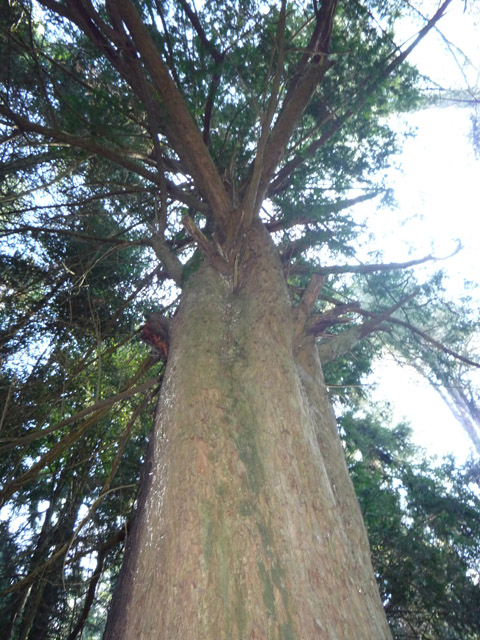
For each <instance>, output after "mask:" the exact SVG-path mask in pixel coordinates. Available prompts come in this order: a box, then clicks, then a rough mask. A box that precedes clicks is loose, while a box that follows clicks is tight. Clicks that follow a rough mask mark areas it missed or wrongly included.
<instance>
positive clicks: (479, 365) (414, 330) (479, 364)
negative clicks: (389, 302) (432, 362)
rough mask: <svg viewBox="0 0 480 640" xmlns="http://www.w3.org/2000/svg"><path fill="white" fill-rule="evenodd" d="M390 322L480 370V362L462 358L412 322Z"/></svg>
mask: <svg viewBox="0 0 480 640" xmlns="http://www.w3.org/2000/svg"><path fill="white" fill-rule="evenodd" d="M359 313H361V315H364V316H367V317H369V316H372V315H373V314H372V313H371V312H368V311H364V310H362V311H359ZM388 321H389V322H390V323H392V324H396V325H398V326H399V327H405V328H406V329H408V330H409V331H411V332H412V333H414V334H415V335H417V336H419V337H420V338H422V340H424V341H425V342H427V343H428V344H431V345H432V346H433V347H435V348H436V349H439V350H440V351H443V353H446V354H447V355H449V356H452V358H455V360H459V361H460V362H463V363H464V364H468V365H469V366H470V367H475V368H477V369H480V362H475V360H471V359H470V358H466V357H465V356H462V355H461V354H460V353H458V352H457V351H454V350H453V349H449V348H448V347H447V346H445V345H444V344H442V343H441V342H439V341H438V340H435V338H432V336H429V335H428V333H426V332H425V331H422V329H419V328H418V327H415V326H414V325H412V324H411V323H410V322H406V321H405V320H400V319H399V318H389V319H388Z"/></svg>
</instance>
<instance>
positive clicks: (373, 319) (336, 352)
mask: <svg viewBox="0 0 480 640" xmlns="http://www.w3.org/2000/svg"><path fill="white" fill-rule="evenodd" d="M417 293H418V292H414V293H412V294H411V295H409V296H407V297H406V298H403V299H402V300H400V301H399V302H397V303H396V304H394V305H393V306H392V307H389V308H388V309H385V311H383V312H382V313H379V314H373V313H370V314H369V317H370V319H369V320H367V321H366V322H364V323H362V324H361V325H357V326H355V327H352V328H351V329H348V330H347V331H344V332H343V333H340V334H338V335H332V336H331V337H329V338H328V339H325V338H324V339H323V340H322V341H321V342H320V343H319V344H318V354H319V356H320V360H321V361H322V363H326V362H332V361H333V360H336V359H337V358H340V357H341V356H343V355H345V354H346V353H348V352H349V351H350V350H351V349H352V348H353V347H354V346H355V345H356V344H358V343H359V342H360V341H361V340H363V339H364V338H366V337H367V336H369V335H370V334H371V333H373V332H374V331H376V330H378V329H379V328H380V326H381V325H382V324H383V323H384V322H385V321H386V320H389V321H391V316H392V314H393V313H395V311H397V310H398V309H400V308H401V307H403V306H404V305H405V304H407V303H408V302H410V300H413V298H414V297H415V296H416V295H417ZM356 313H360V309H356Z"/></svg>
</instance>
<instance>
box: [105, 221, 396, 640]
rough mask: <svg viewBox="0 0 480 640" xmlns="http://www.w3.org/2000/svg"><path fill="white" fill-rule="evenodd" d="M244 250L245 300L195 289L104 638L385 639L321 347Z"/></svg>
mask: <svg viewBox="0 0 480 640" xmlns="http://www.w3.org/2000/svg"><path fill="white" fill-rule="evenodd" d="M246 246H247V247H248V249H247V250H246V252H245V254H244V255H243V258H242V261H241V269H240V274H239V281H238V287H237V288H236V289H235V290H234V287H233V281H232V278H228V277H226V276H224V275H221V274H219V273H218V272H216V271H215V270H214V269H213V268H211V266H209V265H208V263H207V262H205V263H203V264H202V265H201V266H200V268H199V269H198V271H197V272H196V273H194V274H192V275H191V276H190V279H189V281H188V282H187V283H186V286H185V290H184V293H183V298H182V303H181V306H180V310H179V312H178V314H177V316H176V318H175V321H174V326H173V332H172V333H173V335H172V346H171V355H170V359H169V363H168V370H167V375H166V379H165V382H164V385H163V389H162V396H161V399H160V405H159V411H158V419H157V423H156V425H155V432H154V435H153V444H152V460H151V466H150V470H149V474H150V475H149V477H148V481H147V482H146V486H145V487H144V492H143V500H142V501H141V507H140V510H139V514H138V517H137V522H136V526H135V531H134V533H133V536H132V539H131V541H130V548H129V551H128V552H127V559H126V562H125V566H124V568H123V571H122V574H121V577H120V582H119V586H118V589H117V594H116V596H115V599H114V606H113V607H112V610H111V614H110V618H109V623H108V625H107V631H106V634H105V638H106V639H108V640H110V639H111V640H113V638H115V640H118V639H120V638H121V639H129V640H130V639H132V640H133V638H135V639H137V638H149V639H151V640H154V639H159V640H160V639H165V640H166V639H168V640H174V639H179V640H180V639H182V640H187V639H190V638H191V639H192V640H194V639H195V640H198V639H201V638H205V639H213V638H215V639H217V638H218V639H219V640H220V639H225V640H233V639H244V638H245V639H247V638H248V639H253V638H262V639H263V638H265V639H266V640H267V639H268V640H270V639H272V640H273V639H279V640H280V639H283V640H293V639H294V638H298V639H304V638H316V637H318V638H322V639H329V640H334V639H340V638H342V639H344V640H347V639H348V640H351V639H352V638H356V639H361V638H365V640H367V639H368V640H372V639H375V638H378V639H382V640H383V639H385V638H388V637H389V631H388V627H387V624H386V622H385V618H384V614H383V611H382V607H381V603H380V600H379V595H378V590H377V587H376V584H375V581H374V577H373V572H372V568H371V564H370V559H369V552H368V543H367V539H366V535H365V532H364V528H363V523H362V519H361V515H360V511H359V508H358V504H357V503H356V498H355V495H354V493H353V489H352V486H351V482H350V479H349V476H348V472H347V468H346V465H345V461H344V459H343V453H342V449H341V445H340V442H339V440H338V435H337V433H336V429H335V424H334V421H333V420H334V419H333V414H332V412H331V408H330V406H329V401H328V396H327V394H326V393H325V390H324V388H323V391H322V386H321V385H322V384H323V382H322V379H321V377H320V375H321V372H320V369H319V363H318V359H315V357H314V345H308V346H305V347H304V348H303V350H300V352H298V350H297V349H296V348H295V331H294V313H293V310H292V307H291V304H290V302H289V298H288V294H287V291H286V286H285V282H284V278H283V274H282V271H281V267H280V264H279V263H278V261H277V257H276V252H275V248H274V247H273V245H272V243H271V241H270V238H269V237H268V236H267V234H266V232H264V231H263V229H262V227H261V226H260V225H258V226H256V227H255V228H254V229H252V231H251V232H250V238H249V240H248V243H247V244H246ZM312 349H313V350H312ZM312 354H313V355H312ZM347 602H348V605H347V604H346V603H347Z"/></svg>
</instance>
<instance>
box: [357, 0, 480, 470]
mask: <svg viewBox="0 0 480 640" xmlns="http://www.w3.org/2000/svg"><path fill="white" fill-rule="evenodd" d="M424 4H425V5H427V4H428V5H430V7H432V6H433V5H432V3H431V2H427V3H424ZM479 4H480V3H479V2H477V3H476V7H474V8H475V9H476V11H477V15H473V16H472V15H471V14H469V13H468V9H469V8H468V6H467V12H464V7H465V4H464V2H456V3H455V2H454V3H453V5H454V8H453V9H452V10H451V11H450V12H449V14H448V15H447V16H446V18H445V19H444V21H443V22H442V23H440V29H441V31H442V34H443V35H444V36H445V38H446V39H447V40H448V41H450V42H451V43H456V44H460V45H461V47H462V49H463V51H465V52H466V53H467V55H468V56H469V57H470V58H471V60H472V61H473V65H471V66H470V67H468V68H467V69H463V71H462V70H461V69H460V68H459V66H458V65H457V62H456V60H460V59H461V57H462V56H461V55H460V54H459V52H458V50H456V49H455V48H450V51H449V50H445V39H444V38H442V37H441V36H440V35H439V34H434V37H433V38H430V39H428V38H427V39H425V41H424V42H423V43H422V44H421V45H420V47H419V49H418V50H417V51H416V52H415V54H414V56H413V57H412V58H411V61H412V62H414V63H415V64H416V65H417V66H418V67H419V69H420V70H421V71H422V72H423V73H425V74H426V75H428V76H429V77H431V78H433V79H434V80H435V82H437V83H438V84H440V85H442V86H444V87H446V86H452V85H454V86H460V87H466V86H467V82H466V81H468V83H470V85H472V86H475V85H476V86H478V85H479V82H478V80H479V73H480V38H479V37H478V33H479V26H478V25H479V23H480V20H479V19H478V18H479V14H480V7H479ZM428 13H430V14H431V9H430V11H429V12H428ZM412 34H413V29H412V25H411V24H408V23H405V25H404V26H403V28H402V38H401V39H403V38H405V39H407V38H408V37H409V36H410V35H412ZM452 51H453V52H454V54H455V55H452ZM470 114H471V110H469V109H466V108H455V107H452V106H450V107H444V108H430V109H427V110H425V111H420V112H416V113H413V114H408V116H406V117H405V116H403V117H402V118H401V119H398V121H397V123H396V124H397V126H399V127H400V128H402V127H405V126H407V127H408V126H410V127H413V128H415V129H416V136H415V137H414V138H410V139H408V140H407V141H406V143H405V145H404V149H403V152H402V154H401V156H400V157H399V158H398V164H399V165H400V166H401V171H400V170H398V169H396V170H392V171H391V172H390V174H389V186H391V187H393V189H394V193H395V198H396V201H397V207H396V208H395V209H393V210H385V209H376V208H375V207H373V206H370V209H369V210H368V211H367V210H365V211H364V215H365V216H366V217H367V219H368V226H369V229H370V231H373V232H374V234H375V242H376V244H377V245H378V246H381V247H382V248H383V249H384V250H385V255H387V256H388V261H396V260H399V261H400V260H407V259H410V258H412V257H421V256H424V255H428V254H430V253H433V254H435V255H437V256H441V257H443V256H446V255H449V254H450V253H452V251H454V249H455V247H456V245H457V240H460V241H461V243H462V245H463V249H462V251H461V252H460V253H459V254H457V255H456V256H454V257H453V258H450V259H449V260H447V261H445V262H442V263H434V264H433V265H428V266H426V267H424V269H425V270H427V271H428V270H429V269H430V270H436V269H438V268H439V267H441V268H443V269H444V270H445V271H446V273H447V274H448V279H447V283H446V284H447V294H448V296H449V297H451V298H453V299H455V298H458V297H460V296H461V295H462V294H463V293H464V292H465V289H464V281H465V280H471V281H473V282H476V283H477V284H478V285H480V215H479V214H480V159H477V158H475V154H474V149H473V146H472V144H471V142H470V140H469V132H470ZM476 295H477V296H478V297H479V303H478V304H479V305H480V292H477V294H476ZM478 355H479V356H480V353H479V354H478ZM479 359H480V357H479ZM478 379H479V383H480V376H478ZM369 382H371V383H374V384H375V385H376V388H375V390H374V392H373V395H374V399H378V400H389V401H390V402H391V404H392V408H393V414H394V420H396V421H398V420H402V419H403V418H406V419H407V420H408V421H409V422H410V423H411V425H412V427H413V428H414V435H413V439H414V441H415V443H417V444H419V445H420V446H422V447H424V448H425V449H426V452H427V454H429V455H437V456H442V455H446V454H453V455H455V456H456V458H457V460H458V462H459V463H461V462H462V461H463V460H465V458H466V457H468V455H469V453H470V450H471V445H470V441H469V439H468V438H467V436H466V435H465V434H464V432H463V430H462V428H461V426H460V425H459V424H458V422H457V421H456V420H455V419H454V418H453V416H452V414H451V413H450V410H449V409H448V407H447V406H446V405H445V404H444V402H443V401H442V399H441V398H440V396H439V395H438V393H437V392H436V391H435V390H434V389H433V387H431V386H430V385H429V384H428V382H427V381H426V380H425V379H423V378H422V377H421V376H419V375H418V374H416V373H415V371H413V369H411V368H409V367H403V368H402V367H399V366H398V365H397V363H396V362H395V361H394V359H393V357H391V356H389V355H388V354H387V355H386V356H385V357H384V358H383V360H382V361H380V362H378V363H377V365H376V366H375V368H374V373H373V375H372V376H371V378H370V380H369Z"/></svg>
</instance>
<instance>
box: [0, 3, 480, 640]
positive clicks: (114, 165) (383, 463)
mask: <svg viewBox="0 0 480 640" xmlns="http://www.w3.org/2000/svg"><path fill="white" fill-rule="evenodd" d="M120 4H121V5H122V6H124V5H125V6H127V5H128V7H129V8H130V9H132V10H133V11H134V12H135V15H136V16H137V17H138V18H139V19H140V21H141V22H142V24H143V25H144V29H145V33H144V34H143V36H142V38H136V37H133V35H132V33H133V28H132V27H131V25H130V27H129V28H128V29H127V28H126V26H125V25H126V22H125V20H126V19H125V15H124V14H122V13H121V10H120V9H119V8H118V7H117V6H116V3H115V2H109V1H107V2H105V3H104V2H90V1H89V0H81V1H80V2H74V1H73V0H65V1H61V2H57V1H56V0H41V1H39V2H30V1H28V0H10V1H6V0H4V1H3V2H1V5H0V25H1V27H0V60H1V61H2V62H1V68H0V141H1V148H0V171H1V174H2V180H1V182H0V252H1V255H0V259H1V269H0V346H1V349H2V351H1V354H2V359H1V364H2V369H1V373H0V477H1V481H2V486H3V488H2V490H1V494H0V495H1V498H2V505H3V510H2V512H1V513H2V520H1V522H0V565H1V566H0V569H1V571H0V591H1V592H2V605H1V612H0V616H1V617H0V626H1V628H2V629H5V630H6V631H5V632H4V633H5V636H4V637H5V638H8V639H9V640H20V639H21V640H26V639H31V640H33V639H37V638H68V640H74V639H75V638H89V639H90V638H91V639H94V638H99V637H100V635H101V633H102V629H103V624H104V621H105V609H106V607H107V606H108V602H109V598H110V596H111V593H112V590H113V584H114V581H115V577H116V575H117V572H118V568H119V565H120V561H121V556H122V551H123V542H124V540H125V537H126V535H127V534H128V530H129V527H130V523H131V519H132V513H133V510H134V507H135V504H136V497H137V490H138V482H139V478H140V474H141V466H142V462H143V460H144V459H145V451H146V446H147V439H148V433H149V431H150V428H151V425H152V419H153V413H154V403H155V399H156V395H157V393H158V390H159V388H160V385H161V379H162V376H163V371H164V363H163V362H162V361H161V360H160V359H159V357H158V353H156V352H155V351H150V348H149V347H147V346H146V345H144V344H143V343H142V342H141V340H140V333H141V329H142V326H143V325H144V323H145V320H146V318H147V317H148V316H149V315H150V313H151V312H152V311H157V312H161V313H162V314H163V315H165V316H167V317H172V316H173V315H174V313H175V310H176V308H177V305H178V299H179V295H180V291H181V288H182V286H183V284H184V283H185V282H186V280H187V279H188V277H189V275H190V274H191V273H192V272H193V271H195V270H196V268H197V267H198V264H199V263H200V260H201V255H202V251H201V249H202V250H203V252H205V251H207V254H208V251H210V250H211V251H213V253H214V254H215V259H216V260H218V259H219V258H218V255H217V253H216V252H217V248H216V247H218V246H220V245H222V243H223V245H222V246H228V242H229V238H228V237H227V238H225V237H220V233H219V229H220V227H221V225H220V224H219V220H218V219H217V218H216V215H217V214H215V213H213V214H212V210H213V208H214V207H212V199H214V197H215V193H219V192H220V193H221V192H222V190H223V191H224V193H226V194H227V195H228V197H229V198H230V199H231V201H232V202H233V203H234V204H235V207H236V208H237V209H238V210H240V209H241V204H242V203H245V202H248V201H249V199H250V200H252V198H253V200H254V201H255V202H254V203H253V205H252V207H253V208H255V207H256V210H257V212H258V214H259V215H260V216H261V218H262V220H263V222H264V223H265V226H266V228H267V229H268V230H269V231H270V233H271V235H272V237H273V238H274V240H275V243H276V245H277V247H278V251H279V254H280V257H281V260H282V264H283V267H284V271H285V274H286V280H287V284H288V286H289V289H290V292H291V297H292V300H293V301H294V303H295V304H297V305H298V306H299V308H302V305H304V304H305V291H306V288H307V287H308V286H309V283H311V282H312V278H313V279H315V278H321V279H322V284H323V287H320V288H319V289H321V292H320V293H319V294H318V295H317V297H316V298H315V300H314V301H312V303H311V305H310V308H309V310H308V311H309V318H308V324H307V330H308V332H309V333H310V334H313V335H315V336H316V337H317V339H318V341H319V347H320V353H321V355H322V359H323V362H324V363H325V372H326V378H327V382H328V384H329V385H330V389H331V391H332V396H333V398H334V400H336V402H337V403H339V405H341V406H342V410H341V417H340V429H341V432H342V435H343V436H344V440H345V450H346V454H347V459H348V462H349V465H350V470H351V473H352V477H353V479H354V482H355V484H356V488H357V492H358V496H359V500H360V502H361V505H362V509H363V512H364V517H365V519H366V524H367V528H368V529H369V533H370V539H371V544H372V552H373V559H374V564H375V569H376V573H377V576H378V580H379V584H380V588H381V592H382V597H383V600H384V604H385V608H386V612H387V615H388V616H389V619H390V622H391V624H392V629H393V631H394V633H395V637H396V638H399V639H400V638H438V639H440V638H441V639H447V638H452V639H453V638H458V639H460V638H462V639H470V638H471V639H474V638H480V621H479V616H478V613H477V612H478V611H479V610H480V601H479V600H480V590H479V586H478V570H479V559H480V550H479V544H480V531H479V503H478V468H477V467H476V466H475V465H474V464H473V463H472V464H471V465H470V466H469V467H466V468H465V469H462V470H458V469H456V468H455V466H454V465H453V463H451V462H448V461H446V462H444V463H443V465H442V466H440V467H435V468H431V467H430V465H429V464H427V462H425V461H422V460H420V461H418V452H415V451H414V449H413V447H412V445H411V444H410V443H409V440H408V429H407V427H405V426H402V425H401V426H399V427H396V428H395V429H393V430H389V429H386V427H385V424H386V422H387V420H386V418H385V416H382V415H379V414H376V413H375V412H371V413H365V412H364V410H363V407H364V406H365V405H364V403H365V402H366V393H365V392H364V391H362V382H363V381H364V379H365V376H366V375H367V374H368V372H369V371H370V368H371V365H372V361H373V359H374V358H375V357H376V356H378V354H380V353H381V351H382V349H384V348H385V347H388V348H390V349H392V350H394V351H395V353H397V355H398V356H399V357H402V358H403V359H405V360H406V361H407V362H408V363H409V364H412V365H414V366H416V367H417V368H418V369H419V370H421V371H422V373H423V374H424V375H426V376H427V377H428V378H429V379H430V380H431V381H432V382H435V383H438V384H442V385H444V387H445V388H447V389H448V388H453V387H457V386H459V385H458V384H456V383H461V385H462V388H463V389H464V390H465V391H464V393H463V396H462V397H461V398H460V400H459V398H458V394H457V395H456V396H455V398H453V396H452V394H450V396H451V402H452V404H453V405H454V406H455V407H456V408H457V409H458V407H459V406H460V405H461V407H462V411H463V414H465V412H466V413H467V414H468V415H469V418H465V420H467V421H468V420H469V419H470V420H471V419H472V415H474V414H475V400H476V398H475V391H474V390H473V388H472V389H469V388H468V375H469V371H470V367H471V366H472V365H473V364H474V363H473V362H472V360H474V358H470V357H469V356H468V343H469V340H471V339H472V336H474V334H475V331H476V330H477V329H478V318H475V317H473V316H472V314H471V312H470V311H468V302H465V306H463V307H462V306H461V305H460V306H458V305H457V307H455V306H454V305H453V304H451V303H447V302H445V301H442V286H441V280H440V279H439V278H438V277H437V278H433V279H432V280H431V281H430V282H428V283H423V284H422V285H421V286H419V285H418V283H417V282H416V280H415V275H414V273H413V271H412V270H411V269H408V270H406V271H405V270H401V271H400V270H399V268H400V267H402V266H403V267H412V266H414V262H415V261H413V262H412V261H411V262H408V263H405V264H404V265H398V264H375V265H362V264H359V262H358V260H356V259H355V255H356V238H357V236H358V233H359V231H360V229H359V227H358V225H357V223H356V222H355V214H354V209H353V208H352V207H353V206H354V205H355V204H357V203H359V202H370V203H371V204H372V206H373V203H374V202H375V199H377V200H376V201H378V200H380V199H383V200H384V201H388V199H389V198H390V196H391V194H390V192H389V190H388V188H387V185H385V184H383V182H382V175H383V173H384V171H385V169H386V168H388V167H389V165H390V163H391V161H392V156H393V154H395V153H396V152H397V151H398V150H399V149H400V147H401V136H400V135H399V134H398V133H395V132H394V131H393V130H392V128H391V127H390V125H389V120H388V116H389V115H391V114H395V113H399V112H403V111H407V110H411V109H415V108H418V107H420V106H422V105H423V104H425V97H424V94H423V91H422V89H423V88H424V80H422V78H420V76H419V74H418V73H417V71H416V70H415V69H414V68H413V67H412V66H411V65H409V64H408V62H407V61H406V57H407V54H408V52H409V49H408V46H409V45H407V47H403V48H401V47H399V46H398V45H397V44H395V23H396V20H397V19H398V18H400V17H401V16H404V15H405V14H406V13H407V12H408V11H409V10H410V9H409V3H404V2H397V1H391V2H386V3H385V2H376V1H369V2H347V1H343V2H339V3H338V6H337V8H336V14H335V20H334V24H333V29H332V32H331V38H330V42H329V44H328V52H324V51H321V50H320V49H318V48H317V49H316V50H314V51H312V50H310V49H309V47H311V46H312V42H313V43H314V44H315V46H317V47H318V46H319V45H318V42H317V40H316V39H315V37H314V36H315V29H316V28H317V27H316V24H317V22H316V19H317V18H318V16H319V15H320V13H321V8H320V7H319V6H317V3H316V2H313V5H312V6H310V5H308V6H307V5H305V4H302V3H283V4H281V5H280V4H274V3H264V2H262V3H259V2H255V1H250V0H241V1H240V2H217V1H216V0H214V1H212V2H208V3H199V6H197V8H194V4H193V3H189V2H187V1H186V0H167V1H165V2H163V1H162V2H157V1H154V0H142V1H135V2H122V3H120ZM318 4H321V3H318ZM448 4H449V3H448V2H446V3H444V5H442V8H441V9H440V10H439V11H438V14H435V16H436V17H435V18H434V19H432V20H430V21H429V22H427V23H426V27H425V33H422V34H420V35H421V37H423V35H425V34H426V33H427V31H429V30H430V29H432V28H433V27H434V26H435V25H436V22H437V19H438V18H440V17H441V15H442V13H443V12H444V11H445V10H446V8H447V6H448ZM323 5H325V6H327V5H328V3H323ZM147 36H148V38H147ZM142 42H143V43H144V44H145V43H147V42H151V44H152V46H153V48H154V49H155V52H156V53H155V55H158V56H159V58H160V59H161V60H162V61H163V64H164V67H165V69H166V70H167V71H168V75H169V78H170V80H171V81H173V83H174V84H175V86H176V87H177V90H178V96H177V94H176V93H175V94H174V93H173V92H171V91H168V90H165V87H164V86H163V85H162V82H164V81H163V80H162V81H161V80H159V79H158V77H159V71H158V69H159V65H158V61H157V60H156V58H155V55H154V56H153V57H151V55H152V54H151V53H150V54H148V53H145V52H144V51H142V50H141V47H142V44H141V43H142ZM415 42H416V41H414V44H415ZM326 53H328V56H326V55H324V54H326ZM149 56H150V57H149ZM322 56H323V58H324V59H325V61H326V62H325V66H326V70H325V75H324V76H323V77H322V78H321V79H319V80H318V84H319V86H318V88H315V87H316V85H315V86H314V85H313V81H312V87H311V88H309V87H308V86H306V84H307V83H306V78H308V77H309V76H308V74H309V73H311V69H312V65H310V62H311V60H315V61H316V60H317V59H318V58H322ZM323 58H322V59H323ZM152 60H153V62H152ZM316 73H317V72H316ZM315 82H317V80H316V81H315ZM302 91H304V92H305V91H307V92H308V91H309V92H310V95H309V97H308V99H305V100H304V104H303V105H299V104H297V102H298V100H300V98H297V97H296V96H297V95H298V96H300V95H301V93H302ZM172 96H173V97H179V99H180V98H181V101H182V102H181V104H183V105H184V106H185V107H186V112H188V113H189V114H190V120H188V122H190V125H192V128H194V127H193V124H192V123H194V124H195V126H196V129H195V130H196V131H197V132H198V139H196V138H192V140H191V147H188V148H184V147H182V144H180V143H179V142H178V130H179V129H180V130H181V127H182V126H187V125H188V123H187V125H185V124H182V122H180V121H179V122H180V124H178V123H177V122H176V120H175V118H176V117H177V115H178V117H179V118H180V116H182V115H183V113H182V112H181V109H180V110H179V112H178V114H177V113H175V110H174V109H173V115H172V107H171V105H170V103H169V100H170V99H172ZM292 96H294V97H295V99H293V98H292ZM284 105H292V109H293V111H292V114H291V115H288V114H287V115H288V117H287V116H285V108H284ZM290 121H292V122H293V121H295V126H294V127H293V128H292V130H291V131H290V130H288V127H289V123H290ZM190 125H188V126H190ZM287 130H288V131H287ZM200 142H201V145H200ZM202 145H203V147H202ZM200 147H201V148H202V149H203V150H204V152H205V150H207V151H208V154H207V153H205V155H204V156H202V157H201V153H200V152H199V151H198V149H199V148H200ZM199 154H200V155H199ZM205 157H209V158H210V159H211V162H212V166H213V167H214V168H215V171H216V173H215V175H217V176H220V184H221V185H222V189H217V188H216V187H218V185H214V186H213V187H212V184H211V183H210V180H213V178H212V173H208V171H209V169H208V166H209V165H208V163H207V164H205V162H204V160H205ZM207 165H208V166H207ZM259 166H260V167H263V169H265V170H264V171H263V173H262V171H260V172H259V173H258V182H257V186H258V189H257V193H256V194H255V193H253V195H252V194H251V193H250V191H249V185H251V184H252V176H253V177H255V176H256V175H257V173H256V172H258V171H259V169H258V167H259ZM205 167H207V168H205ZM253 182H255V181H253ZM212 193H213V195H212ZM259 194H260V195H259ZM255 198H256V200H255ZM215 204H216V205H218V211H220V214H218V215H219V217H220V218H221V217H222V215H223V214H224V212H223V213H222V206H223V200H222V198H221V197H220V196H219V201H218V202H215ZM234 240H235V238H234ZM199 247H200V249H199ZM212 247H213V249H212ZM205 248H206V249H205ZM227 258H228V256H227ZM228 259H230V258H228ZM233 261H235V260H233ZM325 265H330V266H325ZM307 291H308V289H307ZM467 311H468V312H467ZM459 318H462V322H461V323H460V322H459ZM447 327H448V328H449V329H448V330H447V329H446V328H447ZM332 345H333V346H332ZM462 403H463V404H462ZM362 412H363V413H362ZM472 424H473V425H475V419H473V423H472ZM475 428H476V427H475V426H472V427H471V429H472V433H473V434H475ZM472 437H473V438H474V436H472Z"/></svg>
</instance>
